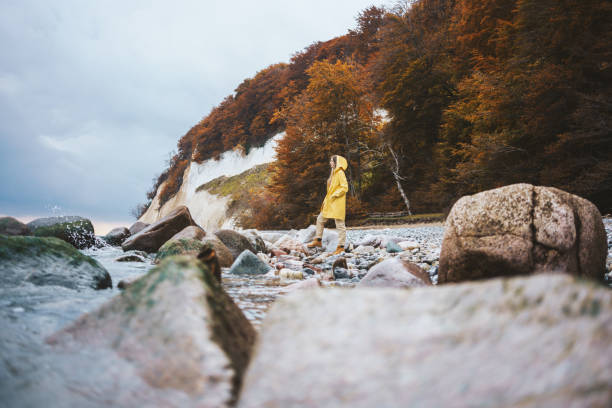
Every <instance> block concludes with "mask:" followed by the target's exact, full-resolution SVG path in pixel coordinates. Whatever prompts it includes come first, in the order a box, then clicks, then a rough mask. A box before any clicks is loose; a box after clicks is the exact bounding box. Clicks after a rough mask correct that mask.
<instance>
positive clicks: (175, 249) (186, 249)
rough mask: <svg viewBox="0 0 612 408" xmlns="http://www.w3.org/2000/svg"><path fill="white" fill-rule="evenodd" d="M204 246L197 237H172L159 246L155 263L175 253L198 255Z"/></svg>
mask: <svg viewBox="0 0 612 408" xmlns="http://www.w3.org/2000/svg"><path fill="white" fill-rule="evenodd" d="M202 248H204V243H203V242H202V241H199V240H197V239H183V238H180V239H171V240H170V241H168V242H166V243H165V244H164V245H162V246H161V248H159V251H157V255H156V256H155V263H159V262H161V260H162V259H164V258H167V257H169V256H173V255H192V256H197V255H198V254H199V253H200V251H201V250H202Z"/></svg>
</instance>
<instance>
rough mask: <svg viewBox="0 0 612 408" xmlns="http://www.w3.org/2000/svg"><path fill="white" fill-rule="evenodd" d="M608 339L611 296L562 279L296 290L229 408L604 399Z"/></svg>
mask: <svg viewBox="0 0 612 408" xmlns="http://www.w3.org/2000/svg"><path fill="white" fill-rule="evenodd" d="M347 311H350V312H349V313H347ZM611 338H612V291H610V290H609V289H607V288H605V287H603V286H600V285H595V284H593V283H591V282H589V281H582V280H577V279H576V278H575V277H572V276H569V275H561V274H559V275H552V274H542V275H535V276H531V277H518V278H512V279H502V278H498V279H494V280H488V281H482V282H469V283H463V284H459V285H445V286H440V287H423V288H414V289H411V290H409V291H407V290H400V289H372V288H369V289H367V290H366V289H354V290H350V291H349V290H342V289H328V290H313V291H305V292H301V291H298V292H296V293H293V294H290V295H288V296H287V297H284V298H282V299H279V300H277V302H276V303H275V304H274V305H273V306H272V308H271V310H270V311H269V313H268V315H267V317H266V319H265V320H264V322H263V325H262V329H261V333H260V336H259V341H258V345H257V346H256V350H255V352H254V356H253V360H252V362H251V364H250V365H249V369H248V370H247V374H246V377H245V380H244V386H243V389H242V392H241V397H240V400H239V402H238V407H241V408H247V407H248V408H251V407H253V408H254V407H298V406H299V407H351V408H359V407H387V408H393V407H465V406H503V407H510V406H521V407H533V408H536V407H562V406H563V407H569V406H572V407H583V406H601V407H603V406H610V403H611V402H612V343H611V342H610V339H611ZM288 384H289V385H288Z"/></svg>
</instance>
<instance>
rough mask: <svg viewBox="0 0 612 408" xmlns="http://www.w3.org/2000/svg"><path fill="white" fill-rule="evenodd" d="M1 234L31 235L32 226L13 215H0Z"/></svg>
mask: <svg viewBox="0 0 612 408" xmlns="http://www.w3.org/2000/svg"><path fill="white" fill-rule="evenodd" d="M0 235H30V228H28V226H27V225H25V224H24V223H22V222H21V221H19V220H17V219H15V218H13V217H0Z"/></svg>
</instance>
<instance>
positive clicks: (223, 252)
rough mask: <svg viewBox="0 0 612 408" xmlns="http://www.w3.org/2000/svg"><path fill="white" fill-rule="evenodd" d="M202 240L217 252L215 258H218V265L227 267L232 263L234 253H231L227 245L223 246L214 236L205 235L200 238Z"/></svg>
mask: <svg viewBox="0 0 612 408" xmlns="http://www.w3.org/2000/svg"><path fill="white" fill-rule="evenodd" d="M202 242H203V243H205V244H210V245H211V246H212V249H213V250H214V251H215V253H216V254H217V259H218V260H219V265H220V266H221V267H222V268H229V267H230V266H232V264H233V263H234V259H235V258H234V255H232V253H231V251H230V250H229V248H228V247H226V246H225V244H224V243H223V242H221V240H220V239H219V238H217V237H215V236H210V237H205V238H203V239H202Z"/></svg>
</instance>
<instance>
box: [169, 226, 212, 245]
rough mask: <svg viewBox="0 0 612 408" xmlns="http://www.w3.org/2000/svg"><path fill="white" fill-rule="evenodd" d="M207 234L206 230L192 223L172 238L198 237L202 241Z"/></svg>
mask: <svg viewBox="0 0 612 408" xmlns="http://www.w3.org/2000/svg"><path fill="white" fill-rule="evenodd" d="M205 236H206V231H204V230H203V229H202V228H200V227H198V226H197V225H190V226H188V227H185V228H183V229H182V230H181V231H179V232H177V233H176V234H174V235H173V236H172V238H170V239H197V240H198V241H201V240H202V238H204V237H205Z"/></svg>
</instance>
